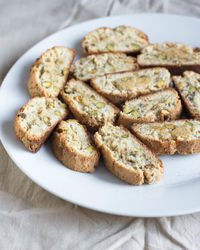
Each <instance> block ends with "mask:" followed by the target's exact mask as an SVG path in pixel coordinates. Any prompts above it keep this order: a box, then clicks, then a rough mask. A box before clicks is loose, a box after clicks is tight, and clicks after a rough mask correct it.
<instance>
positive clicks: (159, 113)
mask: <svg viewBox="0 0 200 250" xmlns="http://www.w3.org/2000/svg"><path fill="white" fill-rule="evenodd" d="M181 111H182V106H181V101H180V99H179V96H178V93H177V92H176V90H174V89H173V88H168V89H164V90H160V91H157V92H155V93H153V94H148V95H145V96H140V97H138V98H134V99H132V100H129V101H126V102H125V104H124V105H123V107H122V111H121V112H120V116H119V119H118V124H122V125H124V126H125V127H127V128H130V126H131V125H132V124H133V123H146V122H155V121H165V120H175V119H178V118H179V117H180V114H181Z"/></svg>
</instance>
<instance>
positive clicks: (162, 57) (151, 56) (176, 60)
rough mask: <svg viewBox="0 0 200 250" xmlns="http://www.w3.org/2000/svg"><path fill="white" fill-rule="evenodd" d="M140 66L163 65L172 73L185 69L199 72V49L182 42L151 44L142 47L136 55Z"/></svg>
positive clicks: (180, 72)
mask: <svg viewBox="0 0 200 250" xmlns="http://www.w3.org/2000/svg"><path fill="white" fill-rule="evenodd" d="M137 61H138V64H139V65H140V66H141V67H155V66H163V67H166V68H168V70H169V71H170V72H171V73H172V74H177V75H178V74H182V73H183V71H185V70H194V71H197V72H200V51H199V49H198V48H192V47H190V46H187V45H184V44H182V43H169V42H165V43H163V44H151V45H148V46H146V47H145V48H144V49H142V51H141V54H140V55H139V56H138V57H137Z"/></svg>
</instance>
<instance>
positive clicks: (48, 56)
mask: <svg viewBox="0 0 200 250" xmlns="http://www.w3.org/2000/svg"><path fill="white" fill-rule="evenodd" d="M74 55H75V51H74V50H73V49H70V48H67V47H53V48H52V49H48V50H47V51H46V52H44V53H43V54H42V55H41V56H40V58H39V59H38V60H37V61H36V62H35V63H34V65H33V66H32V68H31V72H30V78H29V81H28V90H29V93H30V95H31V96H32V97H35V96H45V97H57V96H58V95H59V92H60V90H61V89H62V88H63V86H64V84H65V82H66V80H67V77H68V73H69V69H70V67H71V64H72V61H73V59H74Z"/></svg>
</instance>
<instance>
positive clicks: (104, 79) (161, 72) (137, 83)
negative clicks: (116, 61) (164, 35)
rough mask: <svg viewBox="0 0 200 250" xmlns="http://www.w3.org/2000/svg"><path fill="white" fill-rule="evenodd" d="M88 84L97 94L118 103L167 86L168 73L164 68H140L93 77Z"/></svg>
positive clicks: (168, 82) (168, 81) (168, 80)
mask: <svg viewBox="0 0 200 250" xmlns="http://www.w3.org/2000/svg"><path fill="white" fill-rule="evenodd" d="M90 84H91V86H92V87H93V88H94V89H95V90H96V91H97V92H98V93H99V94H101V95H103V96H104V97H106V98H107V99H109V100H110V101H111V102H112V103H113V104H116V105H119V104H121V103H122V102H124V101H125V100H127V99H131V98H133V97H137V96H139V95H144V94H147V93H151V92H154V91H157V90H160V89H163V88H168V87H169V84H170V73H169V71H168V70H167V69H165V68H151V69H142V70H137V71H134V72H124V73H116V74H108V75H105V76H99V77H95V78H93V79H92V80H91V81H90Z"/></svg>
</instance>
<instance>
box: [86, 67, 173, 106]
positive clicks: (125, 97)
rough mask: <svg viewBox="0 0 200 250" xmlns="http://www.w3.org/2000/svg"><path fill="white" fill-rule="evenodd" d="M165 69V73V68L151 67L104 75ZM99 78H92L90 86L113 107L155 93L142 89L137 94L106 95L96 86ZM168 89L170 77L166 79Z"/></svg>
mask: <svg viewBox="0 0 200 250" xmlns="http://www.w3.org/2000/svg"><path fill="white" fill-rule="evenodd" d="M155 68H156V69H158V70H159V69H162V68H163V69H165V70H166V71H168V70H167V69H166V68H164V67H152V68H146V69H137V70H134V71H126V72H120V73H119V72H117V73H112V74H105V76H106V75H119V74H122V75H123V74H125V73H128V72H134V73H137V72H140V71H144V70H149V71H151V70H152V69H155ZM98 77H99V76H97V77H94V78H92V79H91V80H90V85H91V86H92V87H93V88H94V89H95V90H96V91H97V92H98V93H99V94H100V95H102V96H104V97H105V98H107V99H108V100H109V101H111V102H112V103H113V104H115V105H121V104H122V103H123V102H124V101H126V100H130V99H132V98H135V97H138V96H140V95H146V94H149V93H154V92H156V91H158V90H156V91H153V90H151V91H149V90H148V89H144V90H143V91H140V92H139V93H134V92H133V93H131V94H118V93H107V92H106V91H104V90H102V89H101V88H99V86H98V84H96V79H97V78H98ZM167 82H168V87H169V84H170V75H169V78H168V81H167Z"/></svg>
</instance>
